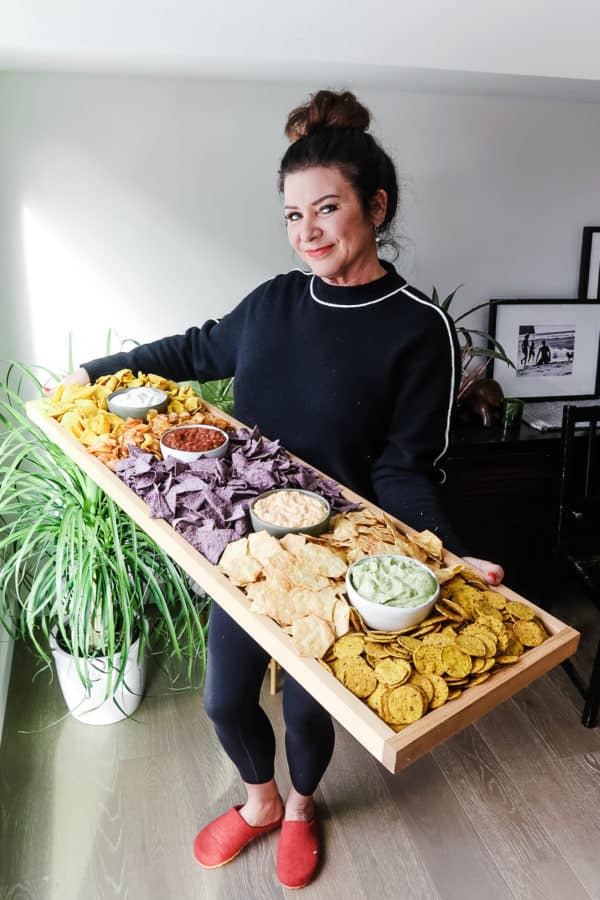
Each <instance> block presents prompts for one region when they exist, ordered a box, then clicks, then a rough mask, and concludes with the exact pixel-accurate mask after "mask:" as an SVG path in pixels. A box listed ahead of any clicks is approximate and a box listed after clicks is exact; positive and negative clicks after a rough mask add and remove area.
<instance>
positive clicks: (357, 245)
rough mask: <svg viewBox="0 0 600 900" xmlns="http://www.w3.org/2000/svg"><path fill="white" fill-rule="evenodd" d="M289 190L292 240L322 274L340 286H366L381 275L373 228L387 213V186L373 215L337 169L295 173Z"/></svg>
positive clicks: (288, 219) (287, 209)
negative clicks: (363, 206) (365, 284)
mask: <svg viewBox="0 0 600 900" xmlns="http://www.w3.org/2000/svg"><path fill="white" fill-rule="evenodd" d="M283 193H284V198H285V207H284V212H285V218H286V222H287V233H288V240H289V242H290V244H291V245H292V247H293V248H294V250H295V251H296V253H297V254H298V256H299V257H300V259H301V260H302V261H303V262H306V263H308V265H309V266H310V268H311V269H312V270H313V272H314V273H315V274H316V275H318V276H319V277H320V278H323V279H324V280H325V281H327V282H330V283H331V284H337V285H351V284H364V283H366V282H368V281H371V280H374V279H375V278H378V277H380V276H381V274H382V268H381V266H380V264H379V262H378V259H377V246H376V244H375V234H374V230H373V226H377V225H380V224H381V222H382V221H383V219H384V217H385V208H386V200H387V198H386V193H385V191H384V190H380V191H378V192H377V194H376V197H375V203H374V209H373V214H372V216H371V217H369V216H367V215H366V214H365V211H364V210H363V208H362V205H361V202H360V199H359V197H358V194H357V193H356V191H355V189H354V188H353V186H352V185H351V184H350V182H349V181H348V180H347V179H346V178H345V177H344V175H343V174H342V173H341V172H340V170H339V169H338V168H336V167H329V166H327V167H326V166H315V167H313V168H310V169H303V170H301V171H299V172H293V173H292V174H290V175H287V176H286V179H285V183H284V189H283Z"/></svg>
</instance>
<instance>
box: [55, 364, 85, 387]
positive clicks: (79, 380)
mask: <svg viewBox="0 0 600 900" xmlns="http://www.w3.org/2000/svg"><path fill="white" fill-rule="evenodd" d="M89 383H90V376H89V375H88V373H87V372H86V370H85V369H84V368H83V366H80V368H79V369H76V370H75V371H74V372H70V373H69V374H68V375H65V377H64V378H63V380H62V381H61V384H89Z"/></svg>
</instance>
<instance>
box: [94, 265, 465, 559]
mask: <svg viewBox="0 0 600 900" xmlns="http://www.w3.org/2000/svg"><path fill="white" fill-rule="evenodd" d="M382 265H384V266H385V268H386V270H387V274H386V275H385V276H384V277H382V278H379V279H378V280H376V281H373V282H371V283H370V284H365V285H359V286H355V287H334V286H332V285H329V284H327V283H326V282H324V281H322V280H321V279H320V278H318V277H317V276H314V275H311V274H310V273H309V274H306V273H304V272H300V271H297V270H296V271H293V272H289V273H288V274H286V275H278V276H277V277H276V278H273V279H272V280H271V281H267V282H265V283H264V284H261V285H260V286H259V287H257V288H256V290H254V291H252V293H251V294H249V295H248V296H247V297H246V298H245V299H244V300H242V302H241V303H240V304H239V305H238V306H236V307H235V309H234V310H232V312H230V313H229V314H228V315H226V316H224V317H223V318H222V319H220V320H219V321H215V320H209V321H208V322H206V323H205V324H204V325H203V326H202V328H197V327H194V328H189V329H188V330H187V331H186V333H185V334H183V335H173V336H172V337H167V338H163V339H161V340H158V341H154V342H153V343H149V344H144V345H143V346H141V347H136V348H135V349H134V350H131V351H129V352H127V353H116V354H114V355H112V356H108V357H104V358H102V359H96V360H93V361H91V362H86V363H83V365H84V367H85V369H86V370H87V372H88V373H89V375H90V378H91V379H92V381H93V380H95V379H96V378H97V377H99V376H100V375H105V374H108V373H113V372H116V371H117V370H119V369H122V368H130V369H132V370H133V371H134V372H136V373H137V372H138V371H143V372H155V373H156V374H159V375H163V376H165V377H168V378H171V379H174V380H176V381H184V380H193V379H196V380H198V381H200V382H203V381H211V380H215V379H219V378H225V377H228V376H232V375H234V376H235V391H234V396H235V415H236V417H237V418H238V419H240V420H241V421H242V422H244V423H245V424H247V425H249V426H253V425H258V426H259V428H260V429H261V431H262V432H263V433H264V434H265V435H267V436H268V437H271V438H274V437H278V438H280V439H281V442H282V443H283V445H284V446H285V447H287V449H289V450H291V451H292V452H293V453H295V454H297V455H298V456H300V457H301V458H302V459H304V460H305V461H306V462H308V463H310V464H312V465H314V466H316V467H317V468H318V469H321V470H322V471H323V472H325V473H326V474H328V475H330V476H332V477H333V478H335V479H336V480H337V481H339V482H341V483H342V484H344V485H347V486H348V487H349V488H351V489H352V490H354V491H356V492H357V493H359V494H361V495H362V496H364V497H366V498H368V499H371V500H375V501H376V502H377V503H378V504H379V505H380V506H381V507H382V508H383V509H386V510H388V511H389V512H390V513H391V514H392V515H395V516H397V517H398V518H400V519H402V520H404V521H405V522H406V523H407V524H409V525H412V526H413V527H414V528H417V529H422V528H431V529H432V530H433V531H435V532H437V533H439V535H440V537H441V538H442V539H443V540H444V542H445V543H446V544H448V546H449V548H450V549H452V550H453V551H454V552H458V553H459V554H461V555H462V554H463V553H464V552H465V551H464V548H463V546H462V544H461V542H460V540H459V538H458V537H457V536H456V534H454V532H453V530H452V528H451V526H450V524H449V522H448V520H447V518H446V516H445V514H444V512H443V510H442V507H441V504H440V498H439V496H438V490H437V484H439V483H440V482H441V481H442V480H443V478H444V475H443V472H442V470H441V469H439V464H440V462H441V460H442V459H443V456H444V454H445V453H446V450H447V448H448V436H449V431H450V417H451V413H452V408H453V405H454V400H455V397H456V392H457V389H458V384H459V381H460V371H461V370H460V362H459V354H458V342H457V340H456V334H455V331H454V327H453V325H452V321H451V319H450V318H449V317H448V316H447V315H446V314H445V313H443V312H442V311H441V310H440V309H439V308H438V307H436V306H434V305H433V304H432V303H431V301H430V300H429V298H427V297H426V296H425V295H424V294H422V293H421V292H420V291H418V290H416V289H415V288H413V287H410V286H409V285H408V284H407V283H406V281H405V280H404V279H403V278H402V277H401V276H400V275H398V274H397V273H396V271H395V269H394V267H393V266H391V265H390V264H389V263H382Z"/></svg>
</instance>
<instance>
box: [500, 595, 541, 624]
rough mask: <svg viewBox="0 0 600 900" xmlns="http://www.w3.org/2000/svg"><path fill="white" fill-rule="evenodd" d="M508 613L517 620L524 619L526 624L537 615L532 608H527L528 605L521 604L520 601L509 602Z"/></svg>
mask: <svg viewBox="0 0 600 900" xmlns="http://www.w3.org/2000/svg"><path fill="white" fill-rule="evenodd" d="M506 612H507V613H508V614H509V615H510V616H514V617H515V618H516V619H523V620H524V621H526V622H530V621H531V620H532V619H533V617H534V615H535V613H534V611H533V610H532V608H531V607H530V606H527V604H526V603H521V602H520V601H519V600H508V601H507V604H506Z"/></svg>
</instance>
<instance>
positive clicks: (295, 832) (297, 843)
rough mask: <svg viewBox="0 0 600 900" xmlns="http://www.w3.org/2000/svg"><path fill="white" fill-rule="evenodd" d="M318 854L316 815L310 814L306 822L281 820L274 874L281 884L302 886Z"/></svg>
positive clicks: (307, 878) (305, 883)
mask: <svg viewBox="0 0 600 900" xmlns="http://www.w3.org/2000/svg"><path fill="white" fill-rule="evenodd" d="M319 854H320V844H319V829H318V825H317V820H316V818H314V817H313V818H312V819H311V820H310V822H288V821H287V820H284V821H283V822H282V824H281V837H280V838H279V846H278V848H277V877H278V878H279V880H280V882H281V884H282V885H283V886H284V887H286V888H292V889H295V888H303V887H306V885H307V884H308V883H309V882H310V881H312V879H313V876H314V874H315V872H316V869H317V866H318V865H319Z"/></svg>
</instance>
